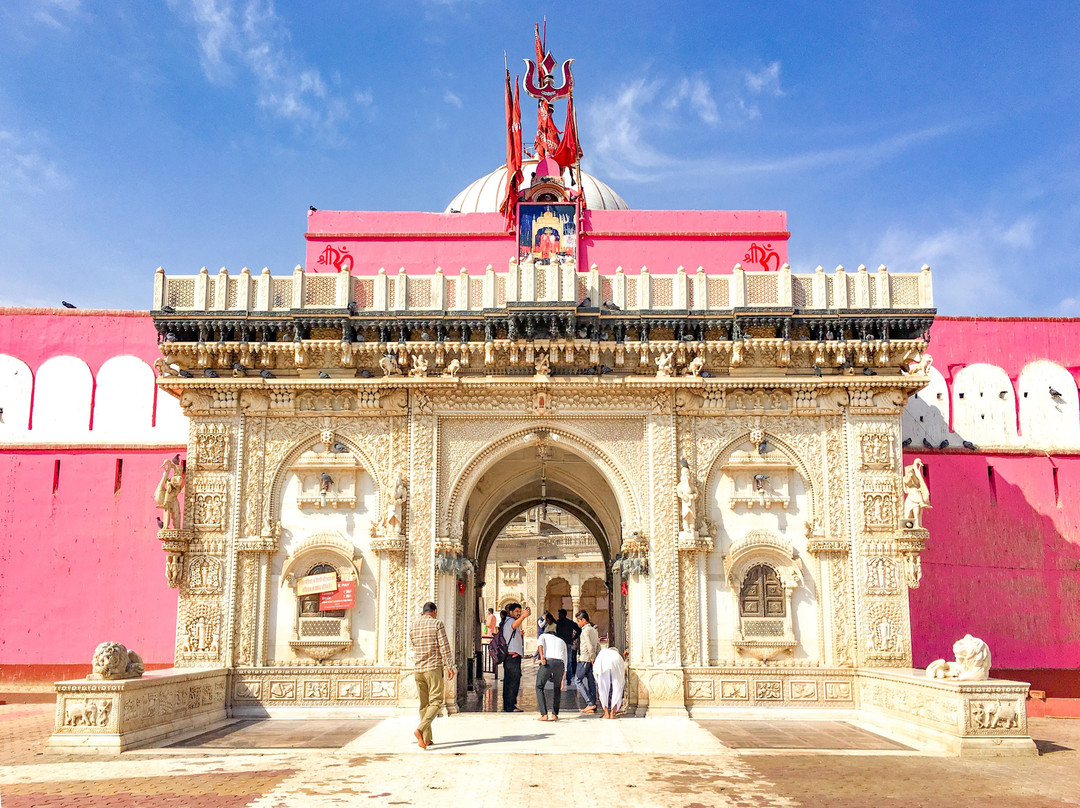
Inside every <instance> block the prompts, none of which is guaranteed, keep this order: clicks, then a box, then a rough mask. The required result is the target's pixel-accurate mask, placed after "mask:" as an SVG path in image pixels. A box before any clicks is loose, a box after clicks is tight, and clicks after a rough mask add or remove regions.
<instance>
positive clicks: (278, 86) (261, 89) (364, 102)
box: [170, 0, 373, 136]
mask: <svg viewBox="0 0 1080 808" xmlns="http://www.w3.org/2000/svg"><path fill="white" fill-rule="evenodd" d="M182 3H183V4H184V6H185V7H187V8H189V9H190V12H191V17H192V19H193V21H194V22H195V25H196V28H197V29H198V36H199V46H200V60H201V63H202V67H203V71H204V72H205V73H206V76H207V78H208V79H210V80H211V81H214V82H219V83H220V82H225V81H229V80H231V79H232V78H234V76H235V75H236V74H237V73H246V74H248V75H249V76H250V77H251V79H252V80H253V83H254V90H255V96H256V100H257V102H258V104H259V106H260V107H262V108H264V109H266V110H268V111H269V112H270V113H271V114H273V115H275V116H276V117H278V118H282V119H284V120H287V121H290V122H292V123H293V124H295V125H296V126H297V127H298V128H303V129H309V130H313V131H320V132H322V133H323V134H328V135H331V136H332V135H333V133H334V131H335V125H336V124H337V123H338V122H339V121H341V120H342V119H344V118H347V117H348V115H349V112H350V104H349V102H348V101H347V100H346V99H345V98H344V97H341V96H339V95H338V94H336V93H335V92H333V91H332V90H331V89H330V87H328V85H327V82H326V81H325V80H324V79H323V76H322V74H321V73H320V72H319V70H318V69H317V68H315V67H311V66H309V65H306V64H305V63H304V62H303V61H302V60H301V59H300V58H299V57H298V56H297V55H296V53H295V51H294V49H293V48H291V47H290V44H289V40H290V38H291V34H290V32H289V30H288V28H287V26H286V25H285V22H284V20H282V19H281V17H280V16H278V14H277V12H276V11H275V9H274V3H273V0H243V2H242V3H241V2H238V0H186V3H185V2H184V0H170V5H171V6H172V7H173V8H177V7H179V6H180V5H181V4H182ZM372 100H373V99H372V97H371V93H370V91H363V92H357V93H355V95H354V97H353V102H354V103H355V104H358V105H360V106H370V105H371V103H372Z"/></svg>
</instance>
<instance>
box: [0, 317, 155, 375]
mask: <svg viewBox="0 0 1080 808" xmlns="http://www.w3.org/2000/svg"><path fill="white" fill-rule="evenodd" d="M0 353H5V354H10V355H12V356H14V357H17V358H18V359H21V360H22V361H23V362H25V363H26V364H27V365H29V366H30V370H33V371H36V370H37V368H38V366H39V365H40V364H41V363H42V362H44V361H45V360H46V359H49V358H50V357H53V356H61V355H69V356H77V357H79V358H80V359H82V360H83V361H84V362H86V364H87V365H89V366H90V370H91V371H92V372H93V373H97V371H98V369H99V368H100V367H101V365H102V364H103V363H104V362H105V361H106V360H107V359H111V358H112V357H114V356H119V355H121V354H130V355H132V356H137V357H139V358H140V359H142V360H143V361H144V362H146V363H147V364H150V365H152V364H153V362H154V360H155V359H157V357H159V356H160V355H161V354H160V353H159V352H158V349H157V331H156V330H155V329H154V321H153V320H151V319H150V316H149V313H148V312H145V311H89V310H83V309H27V308H3V307H0Z"/></svg>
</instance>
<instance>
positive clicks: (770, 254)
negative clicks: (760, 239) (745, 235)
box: [743, 242, 780, 272]
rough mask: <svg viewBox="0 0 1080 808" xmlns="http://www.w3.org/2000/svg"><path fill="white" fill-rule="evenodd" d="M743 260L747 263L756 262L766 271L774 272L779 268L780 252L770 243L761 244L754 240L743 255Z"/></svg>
mask: <svg viewBox="0 0 1080 808" xmlns="http://www.w3.org/2000/svg"><path fill="white" fill-rule="evenodd" d="M743 260H744V261H746V263H748V264H757V265H758V266H760V267H761V268H762V269H764V270H765V271H766V272H776V270H778V269H780V254H779V253H778V252H777V251H776V250H774V249H773V248H772V245H771V244H764V245H762V244H758V243H757V242H754V243H753V244H751V245H750V249H749V251H748V252H747V253H746V255H744V256H743Z"/></svg>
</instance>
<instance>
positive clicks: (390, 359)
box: [379, 353, 401, 376]
mask: <svg viewBox="0 0 1080 808" xmlns="http://www.w3.org/2000/svg"><path fill="white" fill-rule="evenodd" d="M379 367H380V368H381V369H382V372H383V373H384V374H385V375H387V376H400V375H401V365H399V364H398V361H397V357H396V356H394V355H393V354H389V353H388V354H385V355H384V356H383V358H382V359H380V360H379Z"/></svg>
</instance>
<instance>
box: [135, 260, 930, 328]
mask: <svg viewBox="0 0 1080 808" xmlns="http://www.w3.org/2000/svg"><path fill="white" fill-rule="evenodd" d="M586 298H588V299H589V307H591V308H605V309H608V310H626V311H665V310H671V311H701V312H706V311H731V310H733V309H748V308H749V309H812V310H823V311H829V310H833V311H835V310H873V309H901V310H902V309H911V310H925V309H931V308H933V305H934V298H933V289H932V283H931V275H930V268H929V267H928V266H923V268H922V270H921V271H920V272H915V273H891V272H889V271H888V270H887V269H886V268H885V267H884V266H882V267H879V268H878V269H877V271H876V272H868V271H867V269H866V267H865V266H860V267H859V268H858V269H857V270H856V271H855V272H847V271H846V270H845V269H844V268H843V267H837V268H836V270H835V272H831V273H826V272H825V271H824V270H823V269H822V268H821V267H818V268H817V270H816V271H815V272H814V273H813V274H809V275H794V274H792V272H791V268H790V267H789V266H788V265H787V264H784V266H782V267H781V268H780V269H779V270H778V271H776V272H750V271H746V270H744V269H743V268H742V266H741V265H739V264H736V265H735V267H734V269H732V271H731V274H730V275H716V274H706V272H705V270H704V269H702V268H701V267H699V268H698V269H697V270H696V271H694V270H691V271H687V270H686V269H684V268H683V267H679V268H678V269H677V270H676V271H675V272H674V273H664V274H660V273H650V271H649V269H648V268H647V267H642V268H641V269H640V270H638V271H632V272H626V271H624V270H623V268H622V267H618V268H617V269H616V270H615V272H614V273H609V274H602V273H601V272H600V271H599V269H598V268H597V267H596V265H595V264H594V265H593V266H592V267H591V268H590V269H589V270H587V271H581V272H579V271H578V269H577V267H576V265H575V264H574V263H573V262H568V263H565V264H561V265H554V264H553V265H549V266H540V265H534V264H533V263H532V262H525V263H522V264H518V263H517V262H516V261H513V260H512V261H510V264H509V266H508V268H507V270H506V271H505V272H497V271H495V269H493V268H492V267H491V266H488V267H487V269H486V270H485V271H484V273H483V275H469V274H468V273H467V272H466V271H465V270H464V269H462V270H461V271H460V272H444V271H443V270H442V268H441V267H440V268H437V269H436V270H435V272H434V273H427V274H416V273H414V274H409V273H407V272H406V271H405V270H404V268H402V269H400V270H398V271H397V272H391V273H388V272H386V271H385V270H382V269H380V270H379V273H378V274H377V275H369V276H364V275H351V274H350V273H348V272H338V273H334V272H304V270H303V268H302V267H300V266H297V267H296V269H295V270H293V273H292V275H288V276H284V277H282V276H272V275H271V274H270V271H269V270H268V269H263V271H262V272H261V273H260V274H258V275H252V274H251V272H250V271H249V270H248V269H247V268H246V267H245V268H244V269H243V270H242V271H241V272H240V274H239V275H235V276H232V275H229V273H228V272H227V271H226V270H225V269H224V268H222V269H221V270H220V271H219V272H217V273H216V274H214V275H211V274H210V273H209V272H207V270H206V268H205V267H204V268H203V270H202V271H201V272H200V273H199V274H198V275H166V274H165V270H163V269H161V268H159V269H158V270H157V273H156V276H155V279H154V310H156V311H160V310H162V309H165V310H166V311H168V309H166V307H169V308H171V309H173V310H175V311H177V312H207V313H209V312H233V313H251V312H287V311H290V310H298V309H299V310H303V309H311V310H318V311H322V310H326V309H345V308H349V307H351V308H353V309H355V310H356V311H357V312H363V313H371V314H377V315H386V314H390V315H392V314H404V313H409V312H432V311H460V312H482V311H484V310H487V309H500V308H505V307H506V306H508V305H513V304H526V305H530V304H531V305H536V304H543V303H550V304H553V305H561V306H575V305H577V304H579V303H581V301H583V300H585V299H586ZM616 307H617V308H616Z"/></svg>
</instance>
